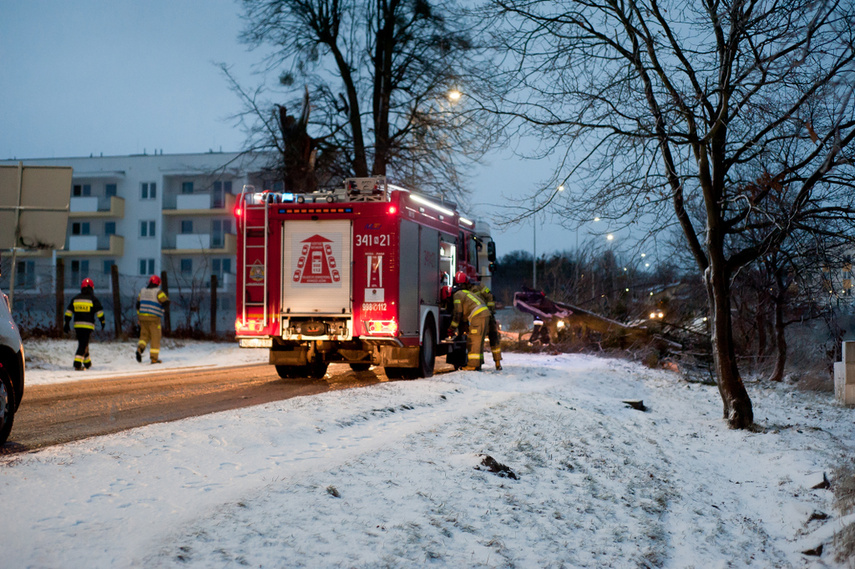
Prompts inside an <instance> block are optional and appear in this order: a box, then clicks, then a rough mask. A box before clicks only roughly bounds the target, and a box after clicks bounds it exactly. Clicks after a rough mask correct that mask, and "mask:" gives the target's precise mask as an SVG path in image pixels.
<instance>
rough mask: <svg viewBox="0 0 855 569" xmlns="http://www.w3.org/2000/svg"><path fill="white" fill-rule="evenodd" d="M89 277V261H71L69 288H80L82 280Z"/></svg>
mask: <svg viewBox="0 0 855 569" xmlns="http://www.w3.org/2000/svg"><path fill="white" fill-rule="evenodd" d="M88 276H89V261H88V260H86V259H84V260H78V261H71V286H72V287H75V286H80V283H81V282H83V279H85V278H86V277H88Z"/></svg>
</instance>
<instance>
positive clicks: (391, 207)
mask: <svg viewBox="0 0 855 569" xmlns="http://www.w3.org/2000/svg"><path fill="white" fill-rule="evenodd" d="M388 211H389V215H394V213H395V212H396V211H398V208H396V207H395V206H393V205H390V206H389V210H388Z"/></svg>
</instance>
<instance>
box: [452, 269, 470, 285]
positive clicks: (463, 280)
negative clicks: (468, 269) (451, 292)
mask: <svg viewBox="0 0 855 569" xmlns="http://www.w3.org/2000/svg"><path fill="white" fill-rule="evenodd" d="M454 282H455V284H459V285H462V284H469V277H467V276H466V273H464V272H463V271H457V274H456V275H454Z"/></svg>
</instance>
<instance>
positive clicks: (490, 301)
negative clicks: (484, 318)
mask: <svg viewBox="0 0 855 569" xmlns="http://www.w3.org/2000/svg"><path fill="white" fill-rule="evenodd" d="M469 290H471V291H472V292H474V293H475V294H477V295H478V296H480V297H481V298H482V299H484V304H486V305H487V308H489V309H490V312H495V311H496V300H495V299H494V298H493V292H492V291H491V290H490V289H489V287H486V286H484V285H482V284H476V285H472V286H471V287H469Z"/></svg>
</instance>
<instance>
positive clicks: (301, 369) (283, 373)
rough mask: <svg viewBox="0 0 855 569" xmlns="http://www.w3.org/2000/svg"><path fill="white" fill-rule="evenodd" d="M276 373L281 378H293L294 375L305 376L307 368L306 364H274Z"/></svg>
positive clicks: (307, 373) (307, 372)
mask: <svg viewBox="0 0 855 569" xmlns="http://www.w3.org/2000/svg"><path fill="white" fill-rule="evenodd" d="M276 373H278V374H279V377H281V378H282V379H293V378H295V377H306V376H308V375H309V370H308V368H307V367H306V366H280V365H278V366H276Z"/></svg>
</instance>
